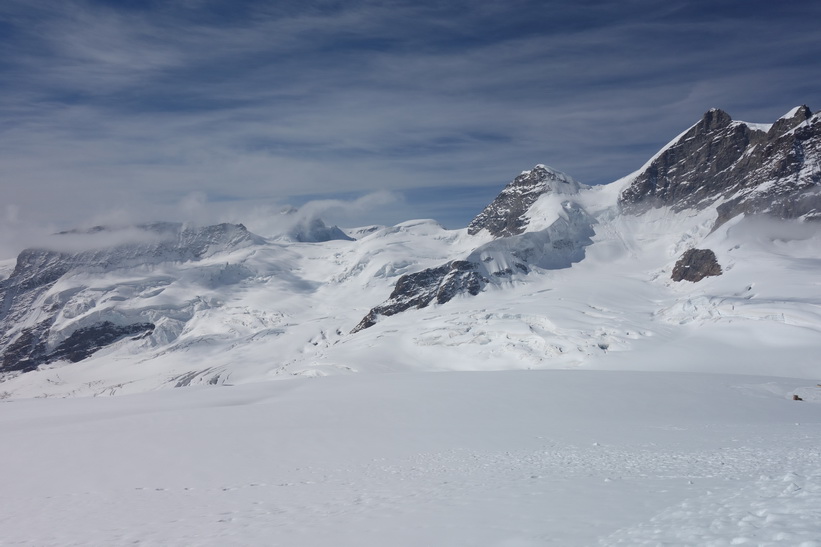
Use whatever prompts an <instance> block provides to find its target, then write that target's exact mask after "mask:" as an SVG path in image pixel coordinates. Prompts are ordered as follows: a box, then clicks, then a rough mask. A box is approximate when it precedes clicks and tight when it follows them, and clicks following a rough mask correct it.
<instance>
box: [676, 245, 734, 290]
mask: <svg viewBox="0 0 821 547" xmlns="http://www.w3.org/2000/svg"><path fill="white" fill-rule="evenodd" d="M721 273H722V271H721V265H720V264H719V263H718V259H717V258H716V254H715V253H714V252H713V251H711V250H710V249H690V250H688V251H687V252H685V253H684V254H683V255H682V256H681V258H679V259H678V261H677V262H676V265H675V266H674V267H673V276H672V278H673V281H692V282H693V283H697V282H699V281H701V280H702V279H704V278H705V277H710V276H715V275H721Z"/></svg>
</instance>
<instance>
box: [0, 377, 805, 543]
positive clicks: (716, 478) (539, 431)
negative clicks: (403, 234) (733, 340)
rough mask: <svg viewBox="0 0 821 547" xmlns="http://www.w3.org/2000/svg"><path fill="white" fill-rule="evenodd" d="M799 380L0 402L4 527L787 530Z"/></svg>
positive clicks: (272, 538)
mask: <svg viewBox="0 0 821 547" xmlns="http://www.w3.org/2000/svg"><path fill="white" fill-rule="evenodd" d="M799 389H801V390H805V391H807V390H808V391H815V390H819V391H821V388H816V387H815V386H814V385H812V384H809V383H807V382H806V381H802V380H795V379H783V378H780V379H779V378H770V377H755V376H725V375H710V374H686V373H658V372H618V373H614V372H603V371H529V372H515V371H508V372H493V373H471V374H464V373H418V372H417V373H410V374H384V375H355V376H347V377H344V376H338V377H329V378H321V379H313V380H312V379H304V380H293V381H290V382H267V383H258V384H253V385H245V386H237V387H232V388H229V387H223V388H217V389H215V388H187V389H181V390H173V391H161V392H155V393H144V394H138V395H132V396H122V397H115V398H83V399H69V400H65V399H63V400H54V399H46V400H18V401H10V402H4V403H0V434H2V436H3V439H4V450H3V451H0V470H2V471H0V481H1V482H2V484H3V488H2V490H0V507H3V510H2V512H0V545H32V546H34V545H37V546H45V545H55V546H56V545H61V546H63V545H126V544H130V545H133V544H138V545H191V546H194V545H214V546H216V545H289V546H299V545H305V546H308V545H310V546H321V545H343V546H344V545H351V546H353V545H358V546H362V545H374V546H376V545H387V544H391V545H397V546H403V545H408V546H411V545H423V544H424V545H551V544H553V545H564V546H573V545H593V544H596V543H597V542H598V543H600V544H602V545H619V544H623V545H627V544H629V545H657V544H658V543H659V542H662V541H666V542H670V543H671V544H674V545H675V544H680V545H692V544H705V545H706V544H712V545H725V544H726V545H730V544H733V543H732V542H736V544H738V543H739V542H740V541H741V540H742V539H746V540H748V541H749V542H750V543H751V544H766V543H764V542H766V541H781V540H779V539H778V538H782V539H783V541H782V544H795V545H799V544H801V542H804V541H812V539H813V538H818V537H819V534H821V527H819V524H818V523H819V522H821V519H818V518H817V516H818V515H817V513H818V508H819V505H818V504H817V503H816V500H817V498H818V495H819V489H821V454H819V448H818V443H817V440H818V438H819V434H820V433H821V421H819V414H818V404H817V402H816V403H813V402H812V401H805V402H798V401H793V400H791V395H792V393H795V392H797V390H799ZM783 477H789V478H790V480H782V478H783ZM793 484H794V485H795V486H794V485H793ZM694 538H695V539H694ZM773 538H775V539H773ZM784 538H786V539H784ZM784 541H785V542H786V543H784ZM709 542H713V543H709ZM722 542H723V543H722ZM773 544H774V543H773ZM808 545H809V544H808Z"/></svg>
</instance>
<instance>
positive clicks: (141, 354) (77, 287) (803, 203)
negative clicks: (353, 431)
mask: <svg viewBox="0 0 821 547" xmlns="http://www.w3.org/2000/svg"><path fill="white" fill-rule="evenodd" d="M613 185H614V186H609V187H589V186H585V185H584V184H581V183H579V182H577V181H576V180H574V179H573V178H571V177H570V176H568V175H565V174H563V173H560V172H558V171H556V170H554V169H551V168H550V167H547V166H544V165H537V166H535V167H534V168H533V169H530V170H528V171H524V172H523V173H521V174H520V175H519V176H517V177H516V178H515V179H514V180H512V181H511V182H510V183H509V184H507V186H505V187H504V188H503V189H502V191H501V192H500V194H499V195H498V196H497V197H496V198H495V199H494V200H493V201H492V202H491V203H490V204H488V205H487V207H485V208H484V210H482V211H480V212H479V213H478V214H477V216H476V217H475V218H474V219H473V220H472V221H471V222H470V224H469V225H468V227H467V229H466V230H460V231H445V230H444V229H441V228H436V230H439V231H438V232H436V234H437V235H436V236H435V237H436V238H438V239H440V240H447V241H451V240H452V241H457V240H458V241H459V242H460V246H459V247H458V248H457V247H454V248H453V249H454V250H452V251H444V252H441V253H440V254H437V255H436V256H438V257H439V258H437V259H436V261H434V260H433V259H430V258H429V257H421V256H415V255H414V254H413V253H414V252H415V247H414V244H412V243H409V242H408V240H406V239H403V237H404V236H402V234H403V233H404V232H403V230H410V229H413V230H422V231H424V230H427V229H430V230H434V228H430V226H432V225H425V224H416V225H413V226H415V227H413V228H411V227H410V226H411V225H410V224H408V225H407V226H404V227H403V225H398V226H396V227H393V228H387V227H368V228H367V229H365V228H363V229H360V230H358V231H348V232H347V233H344V232H343V231H342V230H340V229H338V228H336V227H331V228H328V227H327V226H325V225H324V223H322V222H321V221H320V220H318V219H314V220H312V221H305V222H303V223H302V224H300V225H298V226H297V228H295V229H294V231H293V233H292V234H290V235H288V238H286V239H287V240H286V239H282V238H279V239H277V238H273V239H265V238H262V237H259V236H257V235H254V234H253V233H251V232H249V231H248V230H247V229H246V228H245V227H244V226H243V225H241V224H238V225H234V224H220V225H216V226H208V227H200V228H194V227H187V226H184V225H181V224H173V223H156V224H148V225H141V226H137V227H131V228H128V229H114V228H109V227H98V228H94V229H92V230H91V231H87V232H64V233H62V234H59V235H57V236H55V245H54V248H53V249H45V248H36V249H26V250H25V251H23V252H22V253H20V255H19V256H18V257H17V263H16V266H15V268H14V270H13V271H11V272H10V273H9V274H8V277H7V278H6V279H5V280H2V281H0V380H3V379H10V378H15V377H18V376H20V375H21V374H24V373H28V372H32V371H37V370H40V369H42V368H43V367H50V366H54V365H53V364H57V365H59V364H60V363H66V362H72V363H73V362H81V361H85V360H87V359H89V358H91V357H94V356H95V355H96V354H98V352H101V350H103V349H106V350H107V351H115V350H116V348H125V349H123V350H122V351H123V352H125V353H122V354H117V355H121V358H122V359H126V360H128V359H131V360H132V361H134V359H137V360H139V362H140V363H142V362H148V361H152V360H155V359H158V358H167V356H168V355H171V354H175V352H178V353H179V352H182V353H185V352H189V351H194V349H192V348H206V349H207V348H208V345H209V344H211V343H212V342H214V341H215V340H217V339H220V340H226V341H228V342H226V343H227V344H228V343H230V347H231V348H232V351H240V350H238V349H234V348H242V347H246V346H247V347H250V346H251V345H253V344H256V343H258V342H259V341H260V340H263V339H264V340H275V341H277V340H278V341H281V343H282V344H285V343H286V341H287V339H288V338H287V337H285V336H282V335H283V334H284V333H286V332H291V331H292V330H293V329H298V328H299V329H305V330H306V331H307V329H309V327H310V325H314V324H315V325H320V326H319V327H317V328H319V334H317V335H316V336H315V337H314V338H311V343H310V344H309V345H308V346H307V349H301V350H299V351H296V350H293V351H292V350H291V349H288V350H276V351H283V352H286V353H287V351H292V353H289V354H272V355H271V357H270V358H271V359H272V360H273V361H276V362H278V363H279V362H285V363H287V362H302V361H304V360H305V359H309V358H310V357H309V356H310V355H311V352H312V351H314V350H313V349H312V348H316V347H321V346H322V344H326V345H331V344H335V343H341V344H344V342H345V341H346V340H350V339H355V338H356V337H357V336H362V335H361V334H356V333H361V331H364V330H366V329H369V328H372V327H374V326H375V325H377V323H381V322H389V321H391V319H390V317H391V316H394V315H397V314H400V313H406V312H407V313H412V312H411V311H410V310H414V309H423V308H428V307H431V306H442V305H447V303H448V302H450V301H452V300H454V299H456V298H461V297H475V296H477V295H479V294H481V293H483V292H486V291H490V290H496V291H505V290H506V289H507V288H509V287H512V286H515V285H519V284H523V283H527V282H528V280H529V279H532V278H533V276H535V275H538V274H539V273H540V272H549V271H559V270H565V269H567V268H570V267H572V266H573V265H574V264H578V263H579V262H582V261H584V260H585V257H586V254H587V253H588V252H589V248H590V246H591V245H594V241H596V240H597V238H598V237H600V236H601V234H599V233H597V230H599V227H600V226H603V225H604V224H607V228H606V231H607V230H609V231H608V232H607V234H610V235H609V236H608V237H610V236H612V237H615V238H616V239H618V237H619V236H618V234H617V233H616V232H617V231H618V227H614V224H613V219H619V218H621V219H638V221H639V225H640V219H641V218H643V217H644V216H645V215H647V216H648V217H649V216H652V214H651V212H652V211H654V210H664V211H667V212H668V213H669V215H680V214H683V215H689V216H693V215H696V214H701V213H704V214H707V215H708V217H709V222H710V224H709V230H710V231H716V230H718V229H719V228H720V227H721V226H724V225H725V224H727V223H728V222H730V221H731V220H733V219H734V218H737V217H739V216H740V215H744V216H753V215H757V216H762V217H774V218H777V219H787V220H793V221H795V222H799V223H803V224H804V225H812V224H813V223H814V222H815V221H818V220H821V116H819V114H818V113H816V114H813V113H812V112H811V111H810V109H809V108H808V107H806V106H801V107H797V108H794V109H793V110H791V111H790V112H789V113H788V114H786V115H785V116H783V117H782V118H780V119H779V120H777V121H776V122H775V123H773V124H772V125H761V124H750V123H745V122H739V121H734V120H732V118H731V117H730V116H729V115H728V114H727V113H725V112H723V111H721V110H716V109H714V110H710V111H708V112H706V113H705V114H704V116H703V117H702V118H701V120H699V121H698V122H697V123H696V124H695V125H693V126H692V127H690V128H689V129H688V130H687V131H686V132H684V133H683V134H682V135H681V136H680V137H678V138H677V139H675V140H674V141H673V142H671V143H669V144H668V145H667V146H665V147H664V148H662V149H661V150H660V151H659V152H658V153H657V154H656V155H655V156H654V157H653V158H652V159H651V160H650V161H648V162H647V163H646V164H645V165H644V166H643V167H642V168H641V169H639V170H638V171H636V172H635V173H633V174H631V175H629V176H627V177H625V178H622V179H620V180H619V181H617V182H616V183H613ZM602 188H612V189H615V190H617V191H615V192H609V193H608V192H601V190H602ZM603 195H604V196H612V199H611V198H610V197H607V199H608V200H610V201H607V200H605V201H606V203H605V205H604V206H602V202H603V201H602V199H603V198H601V197H600V196H603ZM591 196H594V197H595V196H599V197H597V198H596V199H591ZM728 225H729V224H728ZM425 226H428V228H425ZM445 232H447V233H445ZM614 233H616V235H615V236H613V234H614ZM443 234H444V235H443ZM607 234H605V235H607ZM350 236H355V237H358V238H360V240H358V241H357V240H354V239H353V238H352V237H350ZM400 236H401V237H400ZM380 237H382V238H387V237H394V240H392V241H393V243H391V245H390V246H384V245H383V246H381V247H380V248H378V249H376V250H374V251H370V250H366V249H370V247H365V246H364V245H365V243H366V242H367V241H368V240H372V239H374V238H380ZM702 239H703V238H702ZM61 241H64V242H65V244H62V243H61ZM682 241H684V243H683V244H682V245H683V247H682V248H680V249H677V250H676V253H677V255H676V256H675V257H674V260H672V261H670V268H669V270H667V271H666V274H665V275H666V280H668V282H672V283H674V284H676V286H686V285H687V284H690V283H702V284H703V283H709V282H710V281H704V280H705V279H708V278H715V277H718V276H722V275H723V274H724V273H725V269H724V268H723V265H722V264H721V263H720V261H721V256H717V255H716V253H714V252H713V251H712V250H710V249H706V248H704V249H699V248H696V246H697V245H699V244H700V243H701V239H699V238H695V237H689V236H688V237H684V238H683V239H682ZM439 245H440V246H439V247H437V249H440V248H444V249H447V247H446V244H444V243H443V244H439ZM442 245H445V247H442ZM322 246H326V247H327V248H328V249H331V251H329V253H331V254H330V255H327V256H330V257H331V258H330V259H326V258H323V260H328V261H329V262H327V263H333V264H337V265H338V268H337V269H336V270H334V269H333V268H331V266H328V265H326V266H322V267H323V268H325V269H324V270H318V271H333V272H337V273H332V274H327V273H325V274H321V275H322V276H324V277H322V278H318V277H316V276H313V275H311V269H314V268H315V267H316V265H317V264H319V262H318V258H317V257H316V256H314V255H313V254H311V252H309V251H308V250H309V249H316V248H319V247H322ZM322 248H324V247H322ZM358 249H362V250H361V251H359V250H358ZM397 249H404V252H405V253H406V255H405V256H404V257H401V258H396V257H395V255H393V254H391V253H395V252H397V251H396V250H397ZM345 253H349V254H351V255H355V257H356V258H355V259H351V260H353V262H352V263H351V264H353V265H351V266H350V267H349V266H347V265H346V264H348V262H346V260H347V259H344V258H343V255H345ZM322 256H323V257H324V256H326V255H322ZM379 256H384V257H388V256H390V257H391V258H384V259H383V260H384V262H383V263H381V265H378V267H376V266H373V268H371V264H375V263H376V262H377V258H375V257H379ZM431 256H433V255H431ZM300 261H301V262H300ZM673 262H675V267H673ZM327 263H325V262H323V264H327ZM333 264H331V265H333ZM670 270H671V271H672V275H670ZM317 275H320V274H317ZM328 279H330V280H328ZM382 280H386V281H382ZM388 281H389V282H390V285H385V284H384V283H386V282H388ZM354 282H355V283H358V285H356V286H355V287H358V288H350V287H353V285H350V284H351V283H354ZM346 284H348V285H346ZM682 284H683V285H682ZM372 286H378V287H380V289H379V290H380V291H384V292H381V293H379V292H373V293H367V294H369V295H370V294H374V295H376V296H375V297H374V296H368V297H367V298H364V297H363V302H364V304H365V305H364V306H363V307H361V308H356V309H351V310H341V311H333V313H338V314H341V315H338V317H344V318H343V319H340V320H338V321H337V320H336V319H335V321H337V323H334V324H333V325H331V324H329V325H325V324H324V323H323V321H329V319H328V318H329V317H330V316H331V315H329V313H330V312H328V311H327V310H325V309H324V308H323V306H325V305H326V302H328V301H333V298H335V297H334V296H333V295H334V294H337V293H339V294H342V293H343V292H344V291H348V293H350V292H351V291H354V292H355V291H358V290H362V289H365V288H369V287H372ZM345 287H349V288H345ZM391 287H392V290H391ZM256 288H259V291H258V292H254V293H253V294H259V295H265V294H267V293H266V292H264V291H263V290H262V288H264V289H265V290H266V291H267V290H268V288H271V289H270V290H273V288H276V290H277V291H280V292H277V293H276V294H277V295H280V296H276V297H273V296H272V297H270V298H269V297H266V296H260V297H259V298H258V299H257V300H256V301H253V302H251V303H250V304H249V303H248V300H247V299H244V297H243V295H244V294H246V293H248V291H250V290H256ZM334 291H337V292H334ZM346 294H347V293H346ZM300 298H304V302H305V303H304V305H303V306H302V307H300V304H299V302H301V301H300V300H299V299H300ZM328 299H331V300H328ZM232 300H233V301H236V302H243V303H242V304H232ZM339 301H340V302H343V301H344V302H348V300H345V299H341V298H340V300H339ZM380 301H381V303H379V302H380ZM327 305H329V306H330V304H327ZM314 307H316V308H317V310H316V312H315V313H313V312H312V313H313V315H310V319H299V318H298V317H301V316H299V314H298V312H299V310H301V309H305V310H311V309H313V308H314ZM295 310H296V311H295ZM323 310H324V311H323ZM357 310H358V311H357ZM366 310H369V311H367V312H366V313H364V312H365V311H366ZM363 313H364V317H363ZM354 314H355V315H354ZM305 317H309V316H308V315H306V316H305ZM335 317H337V316H335ZM205 325H207V326H205ZM311 328H313V327H311ZM289 329H291V330H289ZM377 330H379V329H377ZM300 332H302V331H300ZM333 333H336V334H333ZM349 333H351V334H355V335H354V336H350V334H349ZM331 338H333V339H334V341H333V342H331V341H330V340H331ZM277 343H280V342H277ZM274 345H276V344H274ZM277 347H279V346H277ZM283 347H285V346H283ZM287 347H289V348H290V346H287ZM603 347H606V344H605V345H604V346H603ZM202 351H206V350H205V349H203V350H202ZM103 354H105V352H103ZM198 355H207V352H206V353H205V354H198ZM129 356H134V357H129ZM201 359H202V360H203V364H202V365H201V366H200V365H197V366H194V365H185V366H187V367H188V368H185V367H182V368H185V371H186V372H185V374H180V375H178V376H174V375H172V374H170V373H169V374H168V378H167V380H164V381H167V383H169V384H173V385H187V384H188V383H190V382H191V379H192V378H201V379H202V380H203V381H204V382H208V383H223V382H224V381H225V378H227V377H229V376H230V367H228V365H220V366H219V367H218V366H211V365H207V361H208V359H207V357H202V358H201ZM183 361H185V362H189V361H191V359H188V358H186V359H183ZM195 361H196V360H195ZM129 362H131V361H129ZM134 362H136V361H134ZM112 366H114V365H113V364H112ZM272 366H273V365H272ZM282 366H283V367H284V366H285V365H282ZM226 367H228V368H226ZM343 368H344V367H343ZM206 371H210V372H206ZM226 371H227V372H226ZM162 385H166V384H162ZM0 391H2V390H0Z"/></svg>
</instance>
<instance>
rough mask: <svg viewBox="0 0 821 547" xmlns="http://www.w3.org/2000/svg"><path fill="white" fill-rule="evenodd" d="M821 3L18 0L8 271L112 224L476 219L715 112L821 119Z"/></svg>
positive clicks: (458, 223)
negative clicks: (55, 238) (529, 187)
mask: <svg viewBox="0 0 821 547" xmlns="http://www.w3.org/2000/svg"><path fill="white" fill-rule="evenodd" d="M818 21H821V3H819V2H816V1H814V0H813V1H810V0H796V1H794V2H790V3H789V4H783V5H779V4H778V3H775V2H772V1H767V2H759V1H755V0H747V1H715V0H711V1H696V2H683V1H678V0H669V1H665V2H658V1H657V0H624V1H621V2H599V1H585V0H573V1H563V0H559V1H550V2H547V1H530V0H504V1H495V0H486V1H482V2H471V1H436V2H429V1H426V0H421V1H419V0H417V1H412V2H404V1H391V0H385V1H371V0H349V1H336V0H333V1H317V2H312V1H310V0H303V1H285V0H283V1H276V2H271V1H269V2H263V1H251V0H178V1H173V0H171V1H164V0H163V1H160V0H156V1H148V0H147V1H140V0H121V1H112V0H84V1H77V0H25V1H18V0H3V2H0V48H2V52H3V55H2V56H0V90H2V91H1V92H0V190H2V200H1V201H0V258H2V257H4V256H7V255H9V254H12V255H13V254H14V253H16V252H17V251H19V250H20V249H21V248H22V247H24V246H26V245H27V244H29V243H30V241H32V240H33V238H34V236H35V235H36V234H40V233H46V232H49V231H57V230H61V229H69V228H74V227H81V226H90V225H94V224H105V223H114V222H120V223H128V222H143V221H150V220H176V221H186V222H197V223H208V222H216V221H231V222H244V223H245V224H246V225H248V226H249V228H251V229H252V230H256V231H258V232H263V233H262V235H270V234H266V233H264V231H265V230H266V228H267V227H268V224H266V218H270V217H272V216H275V215H278V214H279V211H280V210H282V208H283V207H285V206H287V205H292V206H296V207H301V206H303V205H305V204H306V203H311V204H312V205H311V210H312V211H319V213H318V214H322V215H323V216H324V217H325V218H326V220H327V221H328V222H333V223H339V224H340V225H342V226H357V225H365V224H371V223H381V224H395V223H397V222H401V221H403V220H408V219H413V218H434V219H436V220H439V221H440V222H442V223H443V224H444V225H445V226H447V227H448V228H459V227H463V226H465V225H466V224H467V222H468V221H469V220H470V218H472V217H473V216H474V215H475V214H477V213H478V212H479V211H480V210H481V209H482V207H483V206H484V205H486V204H487V203H488V202H489V201H490V200H492V199H493V197H494V196H495V195H496V194H497V193H498V192H499V190H501V188H502V187H503V186H504V185H505V184H506V183H507V182H509V181H510V180H512V179H513V178H514V177H515V176H516V175H518V174H519V173H520V172H521V171H523V170H525V169H529V168H531V167H532V166H534V165H535V164H538V163H543V164H547V165H550V166H552V167H554V168H555V169H558V170H560V171H563V172H565V173H568V174H569V175H571V176H572V177H574V178H576V179H577V180H579V181H580V182H583V183H587V184H603V183H607V182H610V181H613V180H616V179H618V178H620V177H622V176H624V175H626V174H628V173H630V172H631V171H634V170H635V169H637V168H638V167H640V166H641V165H642V164H643V163H644V162H645V161H646V160H647V159H648V158H649V157H650V156H651V155H652V154H653V153H655V152H656V151H657V150H658V149H659V148H660V147H661V146H663V145H664V144H665V143H667V142H668V141H669V140H670V139H672V138H673V137H674V136H675V135H677V134H678V133H680V132H681V131H682V130H684V129H686V128H687V127H689V126H690V125H692V124H693V123H695V122H696V121H698V119H699V118H700V117H701V115H702V114H703V113H704V112H705V111H706V110H708V109H710V108H712V107H718V108H722V109H723V110H726V111H727V112H729V113H730V115H731V116H733V118H734V119H740V120H744V121H750V122H772V121H774V120H775V119H777V118H778V117H779V116H781V115H783V114H784V113H786V112H787V111H789V110H790V109H791V108H792V107H794V106H797V105H800V104H807V105H808V106H809V107H810V108H811V109H813V110H816V109H819V108H821V85H820V84H821V81H820V80H819V76H818V75H819V74H821V39H819V38H818V36H819V24H818Z"/></svg>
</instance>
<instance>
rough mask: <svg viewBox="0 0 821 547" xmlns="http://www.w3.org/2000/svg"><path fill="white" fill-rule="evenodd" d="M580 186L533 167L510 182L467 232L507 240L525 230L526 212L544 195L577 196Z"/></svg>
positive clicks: (555, 174) (566, 177) (565, 176)
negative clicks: (484, 232) (484, 233)
mask: <svg viewBox="0 0 821 547" xmlns="http://www.w3.org/2000/svg"><path fill="white" fill-rule="evenodd" d="M582 186H583V185H582V184H580V183H578V182H577V181H575V180H574V179H573V178H571V177H570V176H568V175H566V174H564V173H562V172H560V171H556V170H555V169H552V168H550V167H547V166H546V165H541V164H540V165H537V166H535V167H534V168H533V169H531V170H529V171H523V172H522V174H521V175H519V176H518V177H516V178H515V179H513V180H512V181H511V182H510V183H508V185H507V186H505V188H504V189H503V190H502V191H501V193H499V195H498V196H496V199H494V200H493V201H492V202H491V203H490V204H489V205H488V206H487V207H485V208H484V210H483V211H482V212H481V213H479V214H478V215H477V216H476V217H475V218H474V219H473V220H472V221H471V222H470V224H468V233H469V234H471V235H475V234H478V233H479V232H480V231H482V230H487V231H488V232H489V233H490V234H491V235H493V236H494V237H508V236H512V235H518V234H521V233H523V232H524V231H525V229H526V228H527V224H528V219H527V216H526V213H527V211H528V209H530V207H531V206H532V205H533V204H534V203H536V200H538V199H539V197H540V196H541V195H543V194H546V193H549V192H551V193H556V194H577V193H578V192H579V190H580V189H581V188H582Z"/></svg>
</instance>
